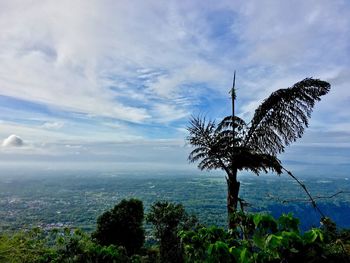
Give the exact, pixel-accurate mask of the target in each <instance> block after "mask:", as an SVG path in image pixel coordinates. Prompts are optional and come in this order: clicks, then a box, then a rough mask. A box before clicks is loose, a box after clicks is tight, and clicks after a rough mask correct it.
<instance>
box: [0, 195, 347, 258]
mask: <svg viewBox="0 0 350 263" xmlns="http://www.w3.org/2000/svg"><path fill="white" fill-rule="evenodd" d="M142 207H143V206H142V202H141V201H139V200H135V199H131V200H123V201H121V202H120V203H119V204H117V205H116V206H115V207H114V208H113V209H111V210H109V211H106V212H105V213H104V214H103V215H101V216H100V217H99V218H98V220H97V228H96V231H95V232H94V233H93V234H92V235H90V234H88V233H86V232H84V231H82V230H73V229H69V228H66V229H64V230H59V229H57V230H51V231H44V230H42V229H39V228H35V229H32V230H30V231H18V232H15V233H12V234H4V233H3V234H0V262H9V263H17V262H28V263H30V262H77V263H78V262H79V263H80V262H81V263H82V262H91V263H92V262H107V263H108V262H145V263H146V262H149V263H151V262H169V263H170V262H174V263H175V262H176V263H177V262H242V263H243V262H244V263H245V262H337V263H341V262H349V260H350V231H349V230H338V229H337V228H336V226H335V224H334V223H332V221H331V220H330V219H324V220H323V222H322V223H323V226H322V227H320V228H312V229H310V230H308V231H306V232H301V231H300V230H299V220H298V219H297V218H295V217H293V216H292V215H291V214H287V215H282V216H281V217H280V218H278V219H274V218H273V217H272V216H271V215H269V214H261V213H255V214H248V213H243V212H235V213H234V216H233V221H234V222H235V228H233V229H230V230H225V229H223V228H219V227H217V226H203V225H201V224H199V223H198V222H197V220H196V218H195V217H194V216H189V215H188V214H187V213H186V211H185V209H184V207H183V206H182V205H181V204H174V203H169V202H156V203H154V204H153V205H152V207H151V209H150V211H149V213H148V214H147V215H146V218H147V221H148V222H150V223H151V224H152V225H153V229H154V232H153V233H154V237H155V238H156V239H157V242H156V243H155V244H154V243H152V244H151V243H150V242H147V240H146V242H145V243H143V241H144V239H143V238H144V235H143V224H142V220H141V221H140V220H138V219H140V218H141V217H142V218H143V208H142ZM140 208H142V210H140ZM106 214H107V215H108V216H106ZM141 215H142V216H141ZM102 229H103V230H102ZM116 230H118V231H116ZM135 230H137V231H135ZM102 233H104V235H106V239H104V240H103V241H102V240H101V238H104V237H102V236H101V234H102ZM135 233H136V234H135ZM107 236H109V237H107ZM112 237H113V238H112ZM130 237H132V238H130ZM131 240H134V241H135V243H134V245H133V246H132V247H130V241H131ZM140 240H141V241H142V242H140ZM141 243H142V244H141ZM140 244H141V246H140Z"/></svg>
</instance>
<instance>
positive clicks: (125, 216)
mask: <svg viewBox="0 0 350 263" xmlns="http://www.w3.org/2000/svg"><path fill="white" fill-rule="evenodd" d="M143 219H144V213H143V204H142V201H140V200H137V199H130V200H125V199H124V200H122V201H121V202H120V203H119V204H117V205H116V206H115V207H114V208H113V209H111V210H109V211H106V212H104V213H103V214H102V215H101V216H100V217H99V218H98V219H97V228H96V231H95V232H94V233H93V234H92V237H93V238H94V239H96V241H97V242H98V243H99V244H101V245H104V246H108V245H116V246H123V247H125V249H126V250H127V252H128V254H129V255H133V254H134V253H136V252H137V251H138V250H139V249H140V248H141V247H142V245H143V243H144V241H145V231H144V229H143Z"/></svg>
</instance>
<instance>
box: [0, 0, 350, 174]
mask: <svg viewBox="0 0 350 263" xmlns="http://www.w3.org/2000/svg"><path fill="white" fill-rule="evenodd" d="M349 31H350V2H349V1H347V0H343V1H342V0H329V1H325V0H315V1H313V0H308V1H305V0H301V1H295V0H291V1H278V0H276V1H273V0H267V1H246V0H244V1H243V0H242V1H239V0H227V1H226V0H223V1H196V0H194V1H179V0H177V1H172V0H169V1H158V0H156V1H152V0H147V1H145V0H143V1H137V0H135V1H122V0H118V1H112V0H88V1H86V0H75V1H71V0H61V1H54V0H52V1H50V0H48V1H41V0H28V1H22V0H0V32H1V33H0V141H1V146H0V170H3V171H4V170H6V169H8V168H13V169H18V170H21V169H22V170H26V169H28V167H42V168H43V169H60V168H67V169H68V168H71V169H73V168H74V169H83V168H86V169H88V168H91V167H95V168H98V167H99V168H100V169H106V168H107V167H110V168H111V169H117V168H124V169H136V168H138V169H143V168H144V169H146V168H153V169H161V168H164V169H185V170H186V169H188V170H193V171H194V170H195V169H196V167H195V165H194V164H189V163H188V161H187V156H188V152H189V150H190V148H189V146H188V145H187V144H186V141H185V138H186V136H187V131H186V127H187V125H188V120H189V118H190V116H191V115H198V114H201V115H203V116H207V118H211V119H216V120H219V119H220V118H222V117H224V116H226V115H229V113H230V110H231V109H230V98H229V93H228V92H229V90H230V88H231V85H232V77H233V71H234V70H236V71H237V78H236V87H237V92H236V93H237V113H238V115H239V116H240V117H242V118H244V119H245V120H246V121H249V119H250V118H251V117H252V115H253V113H254V110H255V108H256V107H257V106H258V105H259V104H260V103H261V102H262V101H263V99H264V98H266V97H267V96H269V94H271V92H273V91H274V90H277V89H280V88H287V87H290V86H292V85H293V84H294V83H296V82H298V81H300V80H302V79H304V78H306V77H314V78H319V79H322V80H325V81H328V82H329V83H330V84H331V86H332V87H331V91H330V93H329V94H327V95H326V96H324V97H323V98H322V101H321V102H319V103H317V105H316V107H315V109H314V112H313V115H312V119H311V122H310V127H309V128H308V129H307V130H306V132H305V135H304V137H303V138H302V139H300V140H299V141H297V142H296V143H294V144H293V145H292V146H290V147H288V148H287V149H286V153H284V154H282V155H281V156H280V158H281V160H282V161H283V162H284V163H285V164H286V166H287V168H290V169H292V170H293V171H297V172H300V173H304V174H305V173H310V174H311V173H324V174H330V173H332V174H347V171H348V170H349V168H350V103H349V102H350V89H349V83H350V32H349Z"/></svg>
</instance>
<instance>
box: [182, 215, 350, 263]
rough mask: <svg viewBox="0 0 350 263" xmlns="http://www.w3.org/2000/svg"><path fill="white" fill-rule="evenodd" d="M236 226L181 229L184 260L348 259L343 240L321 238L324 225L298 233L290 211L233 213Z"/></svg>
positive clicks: (324, 260) (271, 260)
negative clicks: (284, 212) (275, 215)
mask: <svg viewBox="0 0 350 263" xmlns="http://www.w3.org/2000/svg"><path fill="white" fill-rule="evenodd" d="M234 219H235V220H237V221H236V229H230V230H229V231H225V230H223V229H220V228H217V227H209V228H206V227H202V228H200V229H195V230H192V231H182V232H181V233H180V237H181V241H182V243H183V247H184V254H185V261H186V262H348V260H349V259H350V254H349V251H347V250H346V249H347V247H346V245H345V244H347V242H349V239H347V240H344V239H343V240H341V239H340V238H339V237H340V236H339V235H337V238H336V239H335V240H334V239H329V240H328V242H326V241H327V240H325V235H326V232H325V230H324V229H320V228H313V229H310V230H309V231H307V232H305V233H301V232H300V231H299V228H298V224H299V220H298V219H296V218H294V217H293V216H292V215H291V214H288V215H282V216H281V217H280V218H278V219H277V220H276V219H274V218H273V217H272V216H270V215H267V214H244V213H241V212H237V213H236V214H235V215H234Z"/></svg>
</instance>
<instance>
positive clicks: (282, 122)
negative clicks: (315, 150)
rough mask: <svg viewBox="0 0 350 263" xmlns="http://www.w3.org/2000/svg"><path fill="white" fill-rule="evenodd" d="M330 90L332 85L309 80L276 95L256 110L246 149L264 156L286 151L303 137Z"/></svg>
mask: <svg viewBox="0 0 350 263" xmlns="http://www.w3.org/2000/svg"><path fill="white" fill-rule="evenodd" d="M329 90H330V84H329V83H328V82H325V81H321V80H318V79H312V78H306V79H304V80H302V81H300V82H298V83H296V84H294V85H293V87H291V88H287V89H280V90H277V91H275V92H273V93H272V94H271V95H270V97H269V98H267V99H266V100H265V101H264V102H263V103H262V104H261V105H260V106H259V107H258V108H257V109H256V111H255V114H254V116H253V119H252V121H251V123H250V124H251V125H250V128H249V130H248V132H247V134H246V137H245V138H244V146H246V147H248V148H250V149H252V150H255V151H257V152H260V153H264V154H271V155H276V154H277V153H281V152H283V151H284V148H285V146H287V145H289V144H290V143H291V142H293V141H295V140H296V139H297V138H300V137H301V136H302V134H303V133H304V129H305V128H306V127H308V125H309V123H308V119H309V118H310V117H311V112H312V109H313V107H314V105H315V102H316V101H319V100H320V97H321V96H323V95H325V94H327V93H328V92H329Z"/></svg>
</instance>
